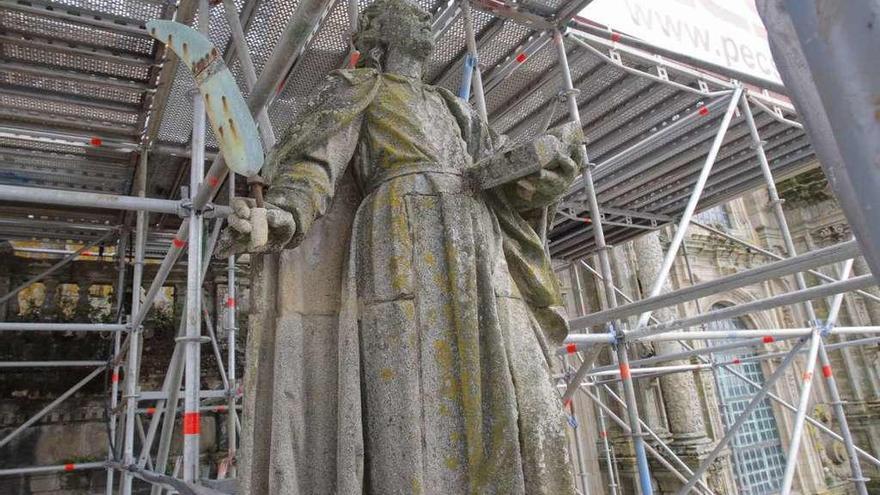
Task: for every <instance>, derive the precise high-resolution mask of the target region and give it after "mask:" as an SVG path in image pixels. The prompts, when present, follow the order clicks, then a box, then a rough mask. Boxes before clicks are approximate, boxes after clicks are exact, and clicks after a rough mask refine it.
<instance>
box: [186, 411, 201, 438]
mask: <svg viewBox="0 0 880 495" xmlns="http://www.w3.org/2000/svg"><path fill="white" fill-rule="evenodd" d="M201 431H202V425H201V415H200V414H199V413H198V412H186V413H184V414H183V434H184V435H198V434H200V433H201Z"/></svg>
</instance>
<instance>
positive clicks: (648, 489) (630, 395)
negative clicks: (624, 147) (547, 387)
mask: <svg viewBox="0 0 880 495" xmlns="http://www.w3.org/2000/svg"><path fill="white" fill-rule="evenodd" d="M553 41H554V43H555V44H556V50H557V53H558V60H559V68H560V71H561V73H562V80H563V84H564V86H563V89H564V91H565V93H566V99H567V103H568V115H569V117H570V118H571V120H572V121H574V122H576V123H577V125H578V126H581V117H580V113H579V111H578V105H577V94H576V91H575V89H574V83H573V82H572V80H571V71H570V69H569V66H568V54H567V53H566V51H565V42H564V41H563V37H562V33H561V32H559V30H558V29H557V30H554V31H553ZM581 146H582V148H581V152H582V153H583V156H584V157H587V156H588V155H587V149H586V146H585V145H581ZM590 167H591V165H590V164H589V163H587V164H586V167H584V174H583V181H584V191H585V192H586V197H587V202H588V204H589V207H590V220H592V226H593V237H594V240H595V244H596V250H597V252H598V256H599V269H600V271H601V273H602V282H603V284H604V286H605V298H606V301H607V303H608V307H609V308H614V307H617V294H616V293H615V292H614V278H613V275H612V272H611V260H610V258H609V256H608V247H607V245H606V244H605V232H604V230H603V229H602V217H601V212H600V210H599V200H598V199H597V198H596V188H595V187H594V185H593V172H592V170H591V169H590ZM616 331H617V332H618V335H621V334H620V332H622V329H620V327H619V326H618V327H616ZM615 350H616V355H617V362H618V366H620V376H621V379H622V381H623V389H624V398H625V400H626V405H627V408H628V411H627V412H628V418H627V419H628V420H629V427H630V435H631V436H632V441H633V449H634V450H635V455H636V465H637V467H638V471H639V486H640V487H641V491H642V493H643V494H644V495H648V494H650V493H653V491H654V490H653V483H652V482H651V469H650V468H649V466H648V455H647V453H646V451H645V443H644V439H643V438H642V427H641V424H640V423H639V411H638V406H637V404H636V393H635V388H634V386H633V381H632V377H631V376H630V373H629V356H628V355H627V350H626V345H625V344H623V343H621V344H620V345H617V346H616V349H615ZM588 368H589V366H587V365H586V363H584V364H581V367H580V368H579V369H578V371H577V373H575V376H574V378H573V379H572V381H571V383H569V385H568V388H567V389H566V390H565V394H564V395H563V401H564V402H567V401H570V400H571V398H572V396H573V395H574V393H575V392H576V391H577V390H578V388H579V386H580V383H581V382H582V381H583V378H584V375H586V372H587V371H588Z"/></svg>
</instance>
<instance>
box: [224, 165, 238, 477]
mask: <svg viewBox="0 0 880 495" xmlns="http://www.w3.org/2000/svg"><path fill="white" fill-rule="evenodd" d="M228 184H229V204H230V205H231V204H232V201H233V200H234V199H235V174H229V179H228ZM236 330H238V329H237V328H236V320H235V255H231V256H229V258H228V259H227V260H226V339H227V345H226V352H227V365H226V376H227V377H228V379H229V390H227V393H228V394H229V404H228V406H229V414H227V415H226V436H227V438H228V439H229V440H228V442H229V460H230V461H234V460H235V454H236V451H237V450H238V438H237V437H236V433H235V421H236V418H237V416H238V414H237V412H236V410H235V394H236V390H238V385H237V384H236V377H235V333H236ZM230 470H231V474H232V476H233V477H234V476H235V462H232V466H231V467H230Z"/></svg>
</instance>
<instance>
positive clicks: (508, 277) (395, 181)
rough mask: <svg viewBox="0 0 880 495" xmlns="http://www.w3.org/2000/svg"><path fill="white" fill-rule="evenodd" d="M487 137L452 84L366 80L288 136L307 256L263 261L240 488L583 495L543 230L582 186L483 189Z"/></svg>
mask: <svg viewBox="0 0 880 495" xmlns="http://www.w3.org/2000/svg"><path fill="white" fill-rule="evenodd" d="M490 141H491V138H490V136H489V133H488V130H487V128H486V127H485V126H483V125H481V124H480V121H479V119H477V118H476V117H475V115H474V113H473V112H472V111H471V109H470V107H469V106H468V105H467V104H466V103H464V102H462V101H460V100H458V99H457V98H456V97H455V96H454V95H452V94H451V93H450V92H448V91H446V90H444V89H441V88H436V87H433V86H430V85H427V84H425V83H423V82H421V81H419V80H416V79H411V78H407V77H402V76H397V75H392V74H381V73H379V72H377V71H375V70H372V69H355V70H345V71H336V72H334V73H332V74H331V75H330V76H329V77H328V80H327V82H326V83H325V85H324V87H323V89H322V90H321V91H320V93H319V94H318V95H317V96H316V98H315V99H313V101H312V102H311V103H310V104H309V105H308V107H307V109H306V110H305V111H304V113H303V116H302V117H301V118H300V119H299V120H298V122H297V123H296V124H294V125H293V126H292V128H291V130H290V131H289V132H288V134H287V135H286V137H285V138H284V139H282V140H281V141H280V142H279V144H278V146H277V147H276V149H275V150H274V151H273V153H272V156H271V158H270V160H269V161H268V165H267V169H266V170H265V171H264V172H265V173H264V175H266V176H267V177H268V179H269V183H270V186H269V190H268V193H267V195H266V201H267V202H268V203H271V204H273V205H275V206H278V207H280V208H283V209H285V210H288V211H290V212H291V213H292V214H293V217H294V219H295V220H296V222H297V228H298V232H297V238H295V239H294V243H295V244H298V247H297V248H296V249H291V250H285V251H284V252H282V253H281V254H280V255H265V256H260V257H254V261H253V265H254V267H253V269H254V273H255V276H254V279H253V281H252V285H251V290H252V297H253V300H252V307H253V310H252V311H253V312H252V314H251V317H250V321H249V330H250V333H249V336H248V350H247V360H248V364H247V369H246V372H245V407H244V424H243V428H244V432H243V441H242V449H241V452H240V457H241V460H240V466H239V478H240V480H241V493H246V494H251V495H262V494H273V495H277V494H303V495H315V494H334V493H338V494H340V495H361V494H372V495H392V494H437V495H441V494H442V495H456V494H499V495H515V494H529V495H532V494H536V495H537V494H547V495H551V494H552V495H570V494H574V493H575V490H574V481H573V476H572V474H571V467H570V465H569V460H568V455H567V449H566V432H565V416H564V413H563V407H562V404H561V402H560V398H559V394H558V393H557V392H556V390H555V389H554V386H553V383H552V378H551V373H550V366H549V359H550V355H551V353H552V352H551V351H552V348H553V347H554V346H555V345H557V344H558V343H559V342H561V340H562V339H563V338H564V336H565V334H566V331H567V328H566V325H565V320H564V317H563V313H562V310H561V304H562V302H561V297H560V294H559V289H558V286H557V281H556V279H555V276H554V274H553V272H552V269H551V265H550V260H549V259H548V257H547V256H546V254H545V252H544V250H543V248H542V245H541V241H540V238H539V236H538V235H537V233H536V232H535V228H534V227H533V224H534V222H533V219H534V218H536V217H537V216H539V215H538V214H537V212H540V211H541V210H542V208H544V207H545V206H547V205H549V204H551V203H552V202H554V201H556V200H557V199H558V198H559V196H560V195H561V194H562V193H563V192H564V191H565V189H566V187H567V186H568V184H569V183H570V182H571V180H572V179H573V177H563V176H561V175H560V174H559V173H554V172H553V171H549V170H545V171H542V172H541V173H538V174H534V175H533V176H529V177H527V178H525V179H522V180H520V181H518V182H516V183H511V184H507V185H504V186H499V187H498V188H496V189H495V190H491V191H482V192H481V191H476V190H474V189H473V188H472V186H471V185H470V184H469V183H468V181H467V180H466V179H465V178H464V176H463V171H464V170H465V169H466V168H468V167H470V166H472V164H473V163H474V161H475V160H477V159H480V158H482V157H484V156H487V155H488V154H489V153H492V152H493V147H492V146H491V144H490ZM572 173H573V172H572Z"/></svg>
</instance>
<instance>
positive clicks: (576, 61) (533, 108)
mask: <svg viewBox="0 0 880 495" xmlns="http://www.w3.org/2000/svg"><path fill="white" fill-rule="evenodd" d="M600 65H601V62H600V61H599V60H598V59H596V58H594V57H585V56H571V57H569V68H570V70H571V76H572V79H573V80H574V81H578V80H580V79H581V78H583V77H585V76H586V75H587V74H591V73H594V72H596V71H597V70H602V68H601V67H600ZM550 72H551V73H552V74H553V77H552V79H550V80H548V81H546V82H545V83H544V84H543V85H542V86H541V87H539V88H537V89H536V90H535V91H534V92H532V93H531V94H530V95H528V96H527V97H526V98H523V99H518V98H519V95H520V94H522V89H518V88H514V87H512V86H508V87H505V88H501V90H500V91H493V93H492V95H491V101H492V103H491V105H493V108H495V107H497V108H498V111H502V109H509V111H507V112H506V114H505V115H504V116H503V117H500V118H499V119H498V120H497V121H495V122H493V126H495V129H496V130H498V131H499V132H508V131H509V130H510V129H511V127H513V126H514V125H516V124H518V123H519V122H520V121H522V120H524V119H531V118H538V119H542V118H544V119H545V118H546V115H545V114H544V111H546V110H547V106H548V105H551V104H552V99H553V98H556V96H557V95H558V94H559V91H560V90H561V89H562V77H561V75H560V71H559V69H558V67H554V68H552V69H550ZM544 75H545V74H542V75H541V76H539V77H538V78H536V79H535V80H533V81H530V82H529V83H528V84H527V85H526V88H529V87H531V86H533V85H534V84H537V83H538V81H539V79H540V78H541V77H543V76H544ZM517 89H518V91H517V92H516V93H514V90H517ZM488 104H489V103H488V102H487V105H488ZM562 115H567V111H566V109H565V106H564V105H562V104H560V105H558V106H557V109H556V116H555V117H554V119H558V118H559V117H561V116H562Z"/></svg>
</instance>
